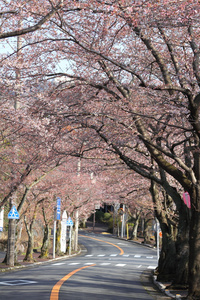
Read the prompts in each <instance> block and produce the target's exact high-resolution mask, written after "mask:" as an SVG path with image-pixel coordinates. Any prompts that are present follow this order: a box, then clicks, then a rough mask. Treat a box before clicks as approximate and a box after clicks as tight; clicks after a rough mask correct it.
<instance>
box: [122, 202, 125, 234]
mask: <svg viewBox="0 0 200 300" xmlns="http://www.w3.org/2000/svg"><path fill="white" fill-rule="evenodd" d="M124 211H125V205H124V204H123V215H122V227H121V238H123V237H124Z"/></svg>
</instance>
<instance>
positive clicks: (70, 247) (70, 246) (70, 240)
mask: <svg viewBox="0 0 200 300" xmlns="http://www.w3.org/2000/svg"><path fill="white" fill-rule="evenodd" d="M71 249H72V226H70V230H69V255H71Z"/></svg>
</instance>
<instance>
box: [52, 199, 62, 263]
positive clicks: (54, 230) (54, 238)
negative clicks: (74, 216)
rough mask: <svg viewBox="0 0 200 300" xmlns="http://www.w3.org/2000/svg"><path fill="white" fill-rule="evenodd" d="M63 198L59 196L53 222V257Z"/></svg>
mask: <svg viewBox="0 0 200 300" xmlns="http://www.w3.org/2000/svg"><path fill="white" fill-rule="evenodd" d="M60 210H61V199H60V198H59V197H57V206H55V207H54V222H53V258H55V252H56V220H60Z"/></svg>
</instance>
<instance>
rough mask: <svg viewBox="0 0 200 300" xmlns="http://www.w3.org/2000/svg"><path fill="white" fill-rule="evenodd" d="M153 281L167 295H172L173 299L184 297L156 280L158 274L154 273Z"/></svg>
mask: <svg viewBox="0 0 200 300" xmlns="http://www.w3.org/2000/svg"><path fill="white" fill-rule="evenodd" d="M152 278H153V283H154V284H155V285H156V286H157V288H158V289H159V290H160V291H161V292H162V293H164V294H165V295H166V296H168V297H171V298H172V299H182V297H181V295H179V294H177V295H173V294H172V293H171V292H170V291H169V290H167V289H166V288H165V286H164V284H162V283H161V282H159V281H157V280H156V276H155V275H152Z"/></svg>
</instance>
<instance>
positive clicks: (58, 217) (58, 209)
mask: <svg viewBox="0 0 200 300" xmlns="http://www.w3.org/2000/svg"><path fill="white" fill-rule="evenodd" d="M60 206H61V199H60V198H57V220H60Z"/></svg>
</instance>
